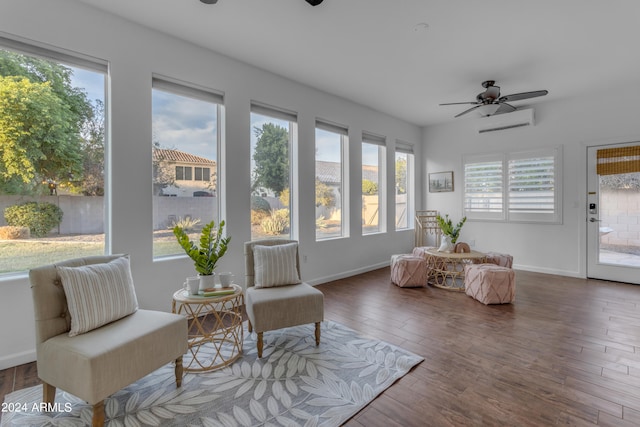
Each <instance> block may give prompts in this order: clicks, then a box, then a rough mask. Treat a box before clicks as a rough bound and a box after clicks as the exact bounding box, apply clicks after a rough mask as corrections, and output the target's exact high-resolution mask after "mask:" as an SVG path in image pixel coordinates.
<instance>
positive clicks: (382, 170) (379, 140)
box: [360, 132, 387, 236]
mask: <svg viewBox="0 0 640 427" xmlns="http://www.w3.org/2000/svg"><path fill="white" fill-rule="evenodd" d="M364 144H368V145H375V146H377V147H378V229H377V230H376V231H371V232H365V229H364V218H362V217H361V220H362V223H363V228H362V235H363V236H369V235H372V234H380V233H386V232H387V139H386V137H384V136H379V135H375V134H372V133H369V132H362V140H361V144H360V147H361V151H363V150H364ZM363 167H364V163H363V162H362V159H361V170H363V169H362V168H363ZM361 179H362V180H364V176H362V177H361ZM362 196H364V194H362ZM361 199H362V200H364V198H363V197H362V198H361ZM360 210H361V212H362V210H363V207H362V206H361V209H360ZM361 216H362V213H361Z"/></svg>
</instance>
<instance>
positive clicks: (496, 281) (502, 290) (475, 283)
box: [464, 263, 516, 304]
mask: <svg viewBox="0 0 640 427" xmlns="http://www.w3.org/2000/svg"><path fill="white" fill-rule="evenodd" d="M464 286H465V290H464V291H465V293H466V294H467V295H469V296H470V297H472V298H474V299H476V300H478V301H480V302H481V303H483V304H508V303H511V302H513V301H515V298H516V274H515V272H514V271H513V270H512V269H510V268H507V267H501V266H499V265H495V264H489V263H487V264H469V265H466V266H465V267H464Z"/></svg>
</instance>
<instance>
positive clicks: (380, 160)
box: [362, 133, 387, 234]
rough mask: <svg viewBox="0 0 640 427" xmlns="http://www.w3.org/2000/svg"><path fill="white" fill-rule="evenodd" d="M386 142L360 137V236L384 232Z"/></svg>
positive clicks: (366, 136)
mask: <svg viewBox="0 0 640 427" xmlns="http://www.w3.org/2000/svg"><path fill="white" fill-rule="evenodd" d="M385 144H386V140H385V138H384V137H381V136H378V135H372V134H367V133H364V134H363V135H362V234H372V233H380V232H384V231H386V209H385V207H386V202H385V194H386V186H385V182H386V174H385V170H386V163H387V162H386V152H387V149H386V145H385Z"/></svg>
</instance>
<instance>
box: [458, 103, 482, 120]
mask: <svg viewBox="0 0 640 427" xmlns="http://www.w3.org/2000/svg"><path fill="white" fill-rule="evenodd" d="M482 105H483V104H480V105H476V106H475V107H471V108H469V109H468V110H464V111H463V112H462V113H460V114H456V115H455V116H453V117H454V118H456V117H460V116H462V115H464V114H467V113H470V112H472V111H473V110H475V109H476V108H480V107H482Z"/></svg>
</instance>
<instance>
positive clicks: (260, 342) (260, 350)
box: [257, 332, 263, 358]
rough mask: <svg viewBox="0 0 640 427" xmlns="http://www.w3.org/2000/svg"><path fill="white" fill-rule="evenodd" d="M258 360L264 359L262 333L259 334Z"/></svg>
mask: <svg viewBox="0 0 640 427" xmlns="http://www.w3.org/2000/svg"><path fill="white" fill-rule="evenodd" d="M257 345H258V358H261V357H262V345H263V344H262V332H258V343H257Z"/></svg>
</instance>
